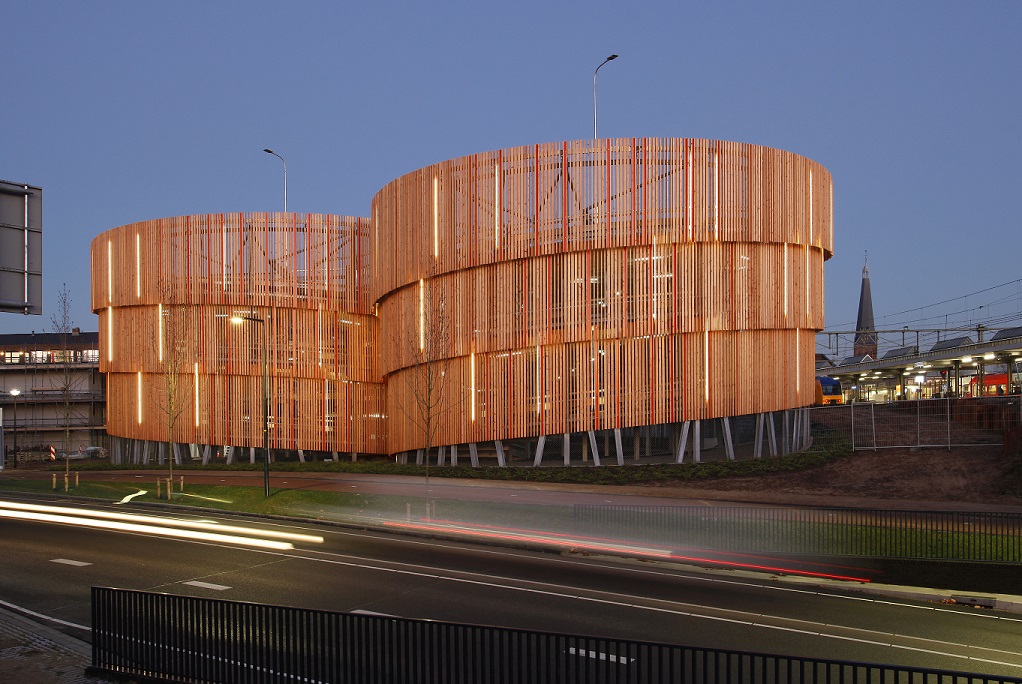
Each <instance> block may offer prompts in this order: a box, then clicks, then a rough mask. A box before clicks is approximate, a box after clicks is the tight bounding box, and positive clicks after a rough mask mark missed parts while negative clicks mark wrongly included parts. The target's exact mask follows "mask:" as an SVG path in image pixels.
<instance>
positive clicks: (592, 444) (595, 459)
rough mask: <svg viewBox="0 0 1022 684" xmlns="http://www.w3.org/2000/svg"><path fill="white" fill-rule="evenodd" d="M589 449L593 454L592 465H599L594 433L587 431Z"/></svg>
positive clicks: (598, 451) (598, 453)
mask: <svg viewBox="0 0 1022 684" xmlns="http://www.w3.org/2000/svg"><path fill="white" fill-rule="evenodd" d="M589 448H590V449H591V450H592V452H593V465H597V466H598V465H600V450H599V449H597V448H596V433H595V432H593V431H592V430H590V431H589Z"/></svg>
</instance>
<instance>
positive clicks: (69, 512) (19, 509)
mask: <svg viewBox="0 0 1022 684" xmlns="http://www.w3.org/2000/svg"><path fill="white" fill-rule="evenodd" d="M3 509H6V510H3ZM34 515H49V516H53V517H59V518H64V519H65V520H63V521H62V522H68V521H70V524H79V521H80V522H81V524H84V525H87V526H90V527H103V525H102V524H100V523H102V522H103V521H111V522H112V523H117V524H131V525H134V526H152V527H151V528H150V529H160V528H162V527H177V528H184V529H183V530H178V532H181V533H182V535H184V534H185V530H204V531H210V532H215V533H217V534H220V536H226V534H232V535H233V534H250V535H258V536H260V537H269V538H272V539H286V540H288V541H298V542H305V543H312V544H322V543H323V537H321V536H319V535H311V534H301V533H298V532H283V531H280V530H268V529H264V528H256V527H241V526H239V525H221V524H218V523H215V522H204V521H198V520H180V519H174V518H161V517H158V516H153V515H138V514H134V513H115V512H112V511H101V510H97V509H94V508H70V507H66V506H47V505H43V504H27V503H17V502H13V501H0V516H4V517H11V518H19V519H26V520H33V519H37V518H35V517H33V516H34ZM90 523H93V524H90ZM170 532H173V530H171V531H170ZM237 539H240V538H237ZM248 540H250V539H249V538H245V540H243V541H236V542H230V543H247V541H248ZM257 541H258V540H257ZM269 548H276V547H269ZM285 548H292V547H291V546H290V545H288V546H287V547H285Z"/></svg>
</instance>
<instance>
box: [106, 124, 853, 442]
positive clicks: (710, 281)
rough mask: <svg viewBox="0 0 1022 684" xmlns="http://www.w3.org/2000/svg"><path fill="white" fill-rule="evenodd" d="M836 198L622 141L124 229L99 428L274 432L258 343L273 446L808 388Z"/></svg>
mask: <svg viewBox="0 0 1022 684" xmlns="http://www.w3.org/2000/svg"><path fill="white" fill-rule="evenodd" d="M832 202H833V193H832V187H831V177H830V174H829V172H828V171H827V170H826V169H825V168H824V167H822V166H820V165H819V164H817V163H816V162H813V161H811V160H809V159H806V158H804V157H801V156H798V155H796V154H792V153H789V152H784V151H781V150H774V149H770V148H766V147H760V146H756V145H749V144H743V143H732V142H724V141H715V140H700V139H688V138H682V139H660V138H628V139H614V140H595V141H588V140H587V141H572V142H561V143H551V144H542V145H530V146H526V147H518V148H512V149H505V150H500V151H496V152H487V153H481V154H476V155H471V156H467V157H461V158H458V159H452V160H449V161H446V162H441V163H438V164H434V165H432V166H429V167H426V168H423V169H419V170H418V171H415V172H412V173H409V174H407V175H405V176H402V177H400V178H398V179H396V180H394V181H392V182H391V183H389V184H388V185H386V186H385V187H384V188H382V189H381V190H380V191H379V192H378V193H377V195H376V196H375V197H374V198H373V201H372V217H371V219H359V218H350V217H342V216H324V215H312V214H309V215H305V214H215V215H204V216H185V217H177V218H169V219H160V220H156V221H147V222H142V223H137V224H132V225H128V226H122V227H120V228H116V229H114V230H111V231H108V232H106V233H104V234H102V235H100V236H99V237H97V238H96V239H95V240H94V241H93V243H92V269H93V271H92V276H93V290H92V306H93V309H94V310H95V311H96V312H97V313H99V315H100V346H101V357H102V358H101V369H102V370H104V371H105V372H107V373H108V374H109V382H108V409H107V416H108V425H109V432H110V433H111V434H114V435H119V436H125V437H136V438H144V439H154V440H166V439H167V430H168V426H167V423H168V420H167V418H166V416H167V415H169V414H168V411H167V410H166V407H165V404H166V399H167V397H168V396H170V395H174V396H177V397H179V401H177V402H175V406H177V407H183V408H181V411H180V416H179V418H178V419H177V420H176V422H175V423H174V428H173V429H174V439H175V440H176V441H180V442H192V443H200V444H231V445H235V446H258V445H260V444H261V441H262V432H261V430H262V419H263V413H262V403H261V401H262V391H263V390H262V388H263V384H262V383H263V378H262V373H263V368H264V361H263V354H265V358H266V361H265V368H266V371H267V375H268V377H269V388H270V391H269V396H270V414H269V421H268V422H269V423H270V435H271V443H272V445H273V446H274V447H275V448H284V449H310V450H312V449H314V450H322V451H360V452H375V453H397V452H400V451H407V450H411V449H416V448H421V447H423V446H427V445H428V446H438V445H449V444H463V443H466V442H479V441H484V440H491V439H513V438H519V437H535V436H539V435H550V434H558V433H564V432H580V431H585V430H602V429H608V428H623V427H632V426H639V425H649V424H658V423H669V422H678V421H684V420H692V419H704V418H715V417H720V416H731V415H743V414H750V413H759V412H764V411H775V410H781V409H787V408H793V407H798V406H804V405H807V404H809V403H811V402H812V401H813V396H814V393H813V379H814V369H815V362H814V360H815V338H814V332H815V331H816V330H818V329H820V328H822V327H823V263H824V261H825V260H826V259H828V258H830V256H831V254H832V251H833V208H832ZM232 317H240V318H241V319H242V324H241V325H237V326H236V325H232V324H231V323H230V320H231V318H232ZM168 359H176V360H178V361H180V364H177V363H176V362H171V361H169V360H168ZM178 365H180V369H179V370H178V371H175V372H174V373H169V372H168V368H170V367H173V368H177V366H178ZM171 377H179V378H180V381H179V382H176V383H174V382H171V381H170V379H169V378H171ZM172 385H174V386H176V389H172ZM161 402H162V404H161ZM181 402H184V403H181ZM161 406H163V407H164V408H163V409H161V408H160V407H161ZM161 411H162V415H163V417H162V418H161V417H160V416H161ZM424 414H425V415H424Z"/></svg>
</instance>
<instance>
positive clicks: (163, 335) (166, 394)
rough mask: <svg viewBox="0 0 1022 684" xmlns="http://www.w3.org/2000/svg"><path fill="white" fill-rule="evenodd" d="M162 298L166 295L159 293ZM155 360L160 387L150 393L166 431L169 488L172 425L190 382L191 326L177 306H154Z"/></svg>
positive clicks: (172, 438) (170, 479)
mask: <svg viewBox="0 0 1022 684" xmlns="http://www.w3.org/2000/svg"><path fill="white" fill-rule="evenodd" d="M161 299H167V298H166V297H161ZM155 327H156V330H155V331H154V332H155V335H154V336H153V339H154V341H155V343H156V350H155V352H156V362H157V364H158V366H159V369H160V380H161V385H160V391H159V392H157V393H155V394H154V395H153V403H154V404H155V408H156V411H157V413H158V414H159V415H160V418H161V425H162V427H164V428H166V435H167V463H168V467H169V473H168V491H167V498H168V499H169V498H170V487H171V486H172V483H173V480H174V456H175V452H174V427H175V426H176V425H177V421H178V418H180V417H181V414H182V413H183V412H184V410H185V407H186V406H187V404H188V397H189V391H190V390H191V389H192V388H191V383H190V382H189V377H190V375H189V373H188V369H187V364H188V361H189V360H190V359H191V357H192V355H191V354H190V353H189V352H190V340H191V339H192V338H191V335H190V330H189V326H188V321H187V320H186V311H185V310H184V309H183V308H182V307H179V306H173V305H162V304H161V305H158V306H157V308H156V324H155Z"/></svg>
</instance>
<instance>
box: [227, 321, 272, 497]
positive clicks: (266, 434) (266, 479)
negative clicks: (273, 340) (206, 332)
mask: <svg viewBox="0 0 1022 684" xmlns="http://www.w3.org/2000/svg"><path fill="white" fill-rule="evenodd" d="M246 321H249V322H251V323H259V324H261V325H262V326H263V495H264V496H266V497H269V496H270V371H269V365H268V363H267V360H266V348H267V347H269V346H270V341H269V332H268V331H267V321H265V320H263V319H262V318H257V317H256V316H237V315H235V316H231V323H233V324H234V325H241V324H243V323H245V322H246Z"/></svg>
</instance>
